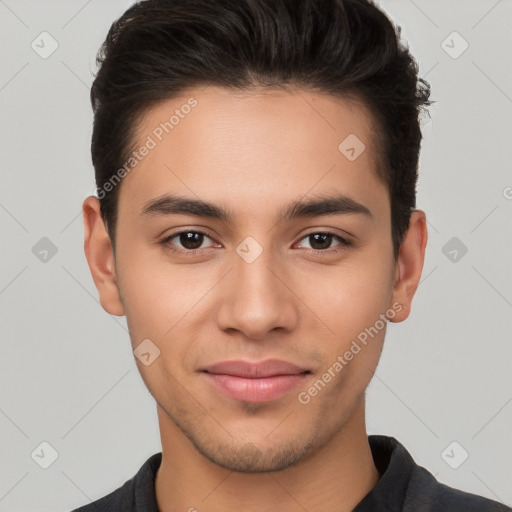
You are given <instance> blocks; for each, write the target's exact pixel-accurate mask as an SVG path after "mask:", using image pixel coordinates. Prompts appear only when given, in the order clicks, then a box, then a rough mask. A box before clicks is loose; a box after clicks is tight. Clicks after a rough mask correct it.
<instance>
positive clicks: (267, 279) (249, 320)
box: [218, 240, 297, 338]
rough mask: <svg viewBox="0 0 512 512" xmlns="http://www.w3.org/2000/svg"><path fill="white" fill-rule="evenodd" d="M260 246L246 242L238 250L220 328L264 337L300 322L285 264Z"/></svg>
mask: <svg viewBox="0 0 512 512" xmlns="http://www.w3.org/2000/svg"><path fill="white" fill-rule="evenodd" d="M258 246H259V244H258ZM258 246H256V244H255V243H254V241H253V240H245V241H244V242H242V243H241V244H240V245H239V247H238V248H237V254H235V255H234V258H233V266H234V268H233V270H232V271H231V272H230V277H229V286H228V290H227V293H226V294H225V295H224V300H223V301H222V304H221V306H220V309H219V312H218V322H219V327H221V328H222V329H229V328H234V329H237V330H240V331H242V332H244V334H245V335H246V336H247V337H251V338H261V337H264V336H265V335H266V333H267V332H269V331H271V330H272V329H275V328H277V327H281V328H284V329H292V328H293V325H294V324H295V322H296V319H297V318H296V317H297V315H296V309H295V307H294V304H293V294H292V293H291V292H290V291H289V290H288V288H287V287H286V286H285V284H284V283H283V281H284V282H286V277H285V276H284V273H283V270H282V269H283V265H282V264H281V262H280V261H279V258H278V257H277V256H276V255H275V254H274V253H273V251H272V250H271V249H266V250H263V248H262V247H261V246H259V248H258Z"/></svg>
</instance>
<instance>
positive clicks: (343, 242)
mask: <svg viewBox="0 0 512 512" xmlns="http://www.w3.org/2000/svg"><path fill="white" fill-rule="evenodd" d="M185 233H195V234H198V235H204V236H206V237H208V238H211V239H212V240H214V238H213V236H212V235H211V234H209V233H208V232H206V231H197V230H193V229H187V230H185V231H178V232H177V233H173V234H172V235H169V236H167V237H166V238H164V239H163V240H162V241H161V242H160V244H161V245H163V246H164V247H165V248H167V249H169V250H170V251H171V252H173V253H175V254H179V255H185V256H197V255H198V254H202V253H203V252H205V251H207V250H208V248H203V249H188V250H183V249H176V248H174V247H171V245H174V244H171V243H170V240H172V239H173V238H176V237H178V236H180V235H183V234H185ZM313 235H329V236H332V237H333V238H335V239H337V240H338V241H339V242H340V245H339V246H337V247H340V248H338V249H337V248H333V249H309V251H310V252H313V253H314V254H326V253H327V254H332V253H338V252H341V251H344V250H346V249H347V248H348V247H350V246H351V245H352V242H351V241H350V240H347V239H346V238H343V237H341V236H339V235H337V234H335V233H332V232H331V231H312V232H311V233H308V234H306V235H304V236H303V237H302V238H301V239H300V240H304V238H308V237H310V236H313Z"/></svg>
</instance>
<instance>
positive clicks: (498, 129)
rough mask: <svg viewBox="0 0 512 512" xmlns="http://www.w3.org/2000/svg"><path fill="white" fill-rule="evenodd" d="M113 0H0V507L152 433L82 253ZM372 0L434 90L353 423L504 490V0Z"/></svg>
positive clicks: (510, 83) (24, 507) (139, 389)
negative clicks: (378, 352)
mask: <svg viewBox="0 0 512 512" xmlns="http://www.w3.org/2000/svg"><path fill="white" fill-rule="evenodd" d="M130 4H131V2H130V1H128V0H109V1H108V2H107V1H100V0H89V1H88V2H87V1H84V0H67V1H63V0H61V1H57V0H54V1H50V0H37V1H36V0H32V1H29V0H0V38H1V55H2V59H1V69H0V105H1V107H0V108H1V133H0V136H1V148H2V152H1V163H0V168H1V185H0V225H1V266H0V321H1V324H0V325H1V337H0V340H1V341H0V342H1V347H2V350H1V354H2V357H1V359H0V389H1V396H0V433H1V434H0V446H1V453H0V511H9V512H17V511H23V512H28V511H48V512H49V511H52V512H55V511H67V510H70V509H72V508H75V507H77V506H79V505H82V504H85V503H88V502H89V501H91V500H95V499H97V498H99V497H100V496H103V495H105V494H107V493H108V492H110V491H112V490H114V489H115V488H117V487H119V486H120V485H121V484H122V483H124V482H125V481H126V480H127V479H128V478H131V477H132V476H133V475H134V474H135V473H136V471H137V470H138V469H139V467H140V466H141V465H142V463H143V462H144V461H145V460H146V459H147V458H148V457H149V456H150V455H152V454H153V453H156V452H158V451H160V450H161V445H160V438H159V431H158V424H157V417H156V409H155V404H154V401H153V399H152V397H151V396H150V395H149V393H148V392H147V390H146V388H145V386H144V384H143V382H142V379H141V378H140V375H139V373H138V370H137V367H136V365H135V360H134V356H133V354H132V352H131V350H130V341H129V338H128V333H127V330H126V323H125V319H124V317H123V318H119V317H114V316H110V315H108V314H107V313H106V312H105V311H104V310H103V309H102V308H101V306H100V305H99V302H98V299H97V291H96V288H95V287H94V284H93V281H92V279H91V276H90V274H89V269H88V267H87V264H86V260H85V256H84V253H83V227H82V220H81V203H82V201H83V199H84V198H85V197H86V196H87V195H90V194H91V193H92V190H93V188H94V181H93V169H92V165H91V162H90V153H89V147H90V138H91V130H92V111H91V108H90V104H89V88H90V84H91V82H92V74H93V72H94V71H95V70H96V66H95V55H96V52H97V50H98V49H99V47H100V45H101V43H102V41H103V40H104V38H105V36H106V33H107V30H108V28H109V26H110V24H111V23H112V21H114V19H116V18H117V17H118V16H119V15H121V14H122V12H123V11H124V10H125V9H126V8H127V7H128V6H129V5H130ZM381 5H382V6H383V7H384V8H385V10H386V11H387V12H388V13H389V14H390V15H391V17H392V18H393V19H394V20H395V21H396V22H397V23H398V24H399V25H401V26H402V33H403V35H404V37H405V39H406V40H407V41H408V43H409V46H410V48H411V50H412V52H413V54H414V55H415V56H416V58H417V60H418V62H419V65H420V75H421V76H423V77H426V79H427V80H428V81H429V82H430V83H431V85H432V91H433V93H432V99H434V100H436V101H437V103H436V104H435V105H434V106H433V107H431V119H429V118H428V117H424V118H423V126H424V127H423V131H424V137H425V138H424V142H423V150H422V155H421V166H420V173H421V177H420V184H419V191H418V208H421V209H423V210H425V211H426V213H427V219H428V221H429V243H428V247H427V255H426V262H425V267H424V273H423V277H422V281H421V284H420V287H419V289H418V291H417V294H416V297H415V299H414V302H413V313H412V315H411V316H410V317H409V319H408V320H407V321H406V322H404V323H401V324H391V323H390V324H389V328H388V334H387V339H386V344H385V349H384V352H383V356H382V359H381V362H380V365H379V367H378V370H377V373H376V375H375V377H374V379H373V381H372V383H371V385H370V387H369V390H368V433H369V434H373V433H380V434H386V435H392V436H395V437H396V438H397V439H399V440H400V441H401V442H402V443H403V444H404V445H405V446H406V447H407V448H408V450H409V451H410V452H411V454H412V455H413V457H414V458H415V460H416V461H417V462H418V463H419V464H421V465H423V466H424V467H426V468H427V469H428V470H429V471H431V472H432V473H433V474H434V475H436V477H437V478H438V480H440V481H442V482H444V483H447V484H448V485H451V486H454V487H457V488H459V489H463V490H466V491H470V492H473V493H477V494H481V495H483V496H487V497H490V498H493V499H497V500H500V501H503V502H506V503H508V504H509V505H510V504H512V486H511V485H510V483H511V482H512V465H511V463H510V461H511V460H512V442H511V432H512V429H511V426H512V403H511V402H512V376H511V372H510V361H511V358H512V343H511V336H510V331H511V329H512V270H511V262H512V243H511V242H512V172H511V164H510V143H511V136H512V123H511V117H512V71H511V48H512V34H511V30H510V26H511V21H512V2H511V1H510V0H501V1H496V0H478V1H476V0H473V1H468V0H457V1H455V0H450V2H446V1H445V0H436V1H432V0H430V1H426V0H422V1H421V0H415V1H412V0H386V1H382V3H381ZM43 31H47V32H48V33H49V34H51V36H52V37H53V38H54V39H55V40H56V41H57V42H58V45H59V46H58V48H57V50H56V51H55V52H54V53H53V54H52V55H51V56H49V57H48V58H47V59H43V58H41V57H40V55H39V54H38V53H36V52H35V51H34V50H33V49H32V47H31V43H32V41H34V40H35V41H36V43H37V42H38V41H40V37H39V34H40V33H41V32H43ZM454 31H457V32H458V33H459V34H460V35H461V36H462V37H463V38H464V39H465V40H466V41H467V42H468V43H469V48H468V49H467V50H466V51H465V52H464V53H463V54H462V55H460V56H458V58H453V56H450V55H449V54H448V53H447V51H445V50H448V51H449V52H451V53H452V55H454V53H459V50H460V49H461V48H462V46H461V45H462V44H463V42H462V41H461V40H460V39H458V38H457V36H455V38H454V36H451V37H450V38H448V39H446V38H447V37H448V36H450V34H452V32H454ZM44 37H47V36H44ZM445 40H446V42H445V43H444V44H443V41H445ZM39 45H40V46H42V43H40V42H39ZM450 46H451V47H452V48H449V47H450ZM45 48H46V49H48V48H49V40H48V39H46V43H45ZM43 237H47V238H49V239H50V240H51V241H52V242H53V244H55V246H56V248H57V253H56V254H55V255H54V256H53V257H50V256H51V253H50V254H49V255H48V257H47V259H48V261H46V262H43V261H40V259H39V258H38V257H36V255H35V254H34V253H33V251H32V248H33V247H34V246H35V245H36V243H38V241H39V240H40V239H41V238H43ZM452 237H457V239H458V240H459V242H456V244H458V245H459V248H458V249H457V247H455V246H454V247H455V248H456V250H459V249H460V244H461V243H463V244H464V245H465V246H466V247H467V248H468V252H467V254H465V255H463V256H461V255H462V253H461V252H460V250H459V252H458V256H459V258H458V260H457V261H455V262H454V261H452V259H453V255H454V253H452V255H450V254H449V251H451V250H453V247H451V246H448V247H447V248H446V249H445V250H444V252H443V247H445V245H446V244H447V243H448V242H449V241H450V239H452ZM36 252H37V251H36ZM445 253H447V254H448V256H447V255H445ZM39 256H40V257H42V256H41V254H40V255H39ZM43 441H46V442H47V443H49V444H50V445H51V446H52V447H53V449H54V450H56V452H57V453H58V458H57V459H56V460H55V462H54V463H53V464H52V465H50V467H48V469H42V468H41V467H40V465H39V464H38V463H36V461H35V460H37V461H38V462H39V463H40V462H41V461H42V458H41V457H40V458H39V459H38V457H37V456H36V455H34V458H32V454H33V452H34V451H36V453H41V447H40V444H41V443H42V442H43ZM453 441H456V442H457V443H459V444H460V445H461V446H462V447H463V448H464V449H465V450H467V452H468V453H469V458H468V459H467V460H466V461H465V462H464V463H463V464H462V465H461V466H460V467H459V468H458V469H452V468H451V467H450V466H449V465H448V464H447V462H445V459H446V455H445V457H444V458H443V456H442V454H443V453H446V452H445V449H446V447H448V446H449V445H450V443H452V442H453ZM457 450H459V448H457V449H456V450H455V451H454V452H453V453H452V452H450V450H448V453H449V455H452V457H451V462H452V463H453V461H455V462H457V459H458V457H460V455H459V452H458V451H457ZM43 451H44V453H45V457H48V454H49V453H50V451H49V449H47V448H44V445H43ZM43 458H44V457H43ZM34 459H35V460H34ZM446 460H447V459H446ZM334 477H335V476H334V475H333V478H334Z"/></svg>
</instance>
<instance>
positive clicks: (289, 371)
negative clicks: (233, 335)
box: [201, 359, 311, 403]
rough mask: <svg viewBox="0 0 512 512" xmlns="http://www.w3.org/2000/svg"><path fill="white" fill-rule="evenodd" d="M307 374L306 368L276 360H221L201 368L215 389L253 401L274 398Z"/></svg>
mask: <svg viewBox="0 0 512 512" xmlns="http://www.w3.org/2000/svg"><path fill="white" fill-rule="evenodd" d="M310 373H311V371H310V370H308V369H307V368H303V367H301V366H298V365H296V364H293V363H290V362H288V361H282V360H279V359H267V360H266V361H261V362H257V363H253V362H250V361H243V360H232V361H222V362H219V363H215V364H212V365H210V366H207V367H205V368H202V369H201V374H202V375H204V378H205V379H206V380H207V382H208V383H209V384H210V385H211V386H213V388H214V389H215V390H217V391H221V392H222V393H223V394H224V395H226V396H228V397H230V398H232V399H235V400H240V401H246V402H256V403H262V402H269V401H273V400H277V399H278V398H280V397H282V396H284V395H285V394H286V393H288V392H289V391H291V390H292V389H293V388H295V387H296V386H298V385H299V384H301V383H303V382H304V380H305V379H306V378H307V376H308V375H309V374H310Z"/></svg>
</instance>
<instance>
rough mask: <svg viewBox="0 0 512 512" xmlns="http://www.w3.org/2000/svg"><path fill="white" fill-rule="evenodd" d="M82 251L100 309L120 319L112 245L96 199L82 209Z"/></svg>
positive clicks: (87, 201)
mask: <svg viewBox="0 0 512 512" xmlns="http://www.w3.org/2000/svg"><path fill="white" fill-rule="evenodd" d="M82 214H83V221H84V251H85V256H86V258H87V263H88V264H89V269H90V271H91V275H92V278H93V280H94V284H95V285H96V288H97V289H98V292H99V295H100V303H101V305H102V306H103V309H104V310H105V311H106V312H107V313H110V314H111V315H116V316H123V315H124V307H123V304H122V302H121V296H120V293H119V289H118V286H117V278H116V274H115V259H114V252H113V249H112V244H111V242H110V238H109V236H108V233H107V230H106V228H105V224H104V222H103V218H102V216H101V210H100V202H99V199H98V198H97V197H94V196H89V197H87V198H86V199H85V201H84V203H83V205H82Z"/></svg>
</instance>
